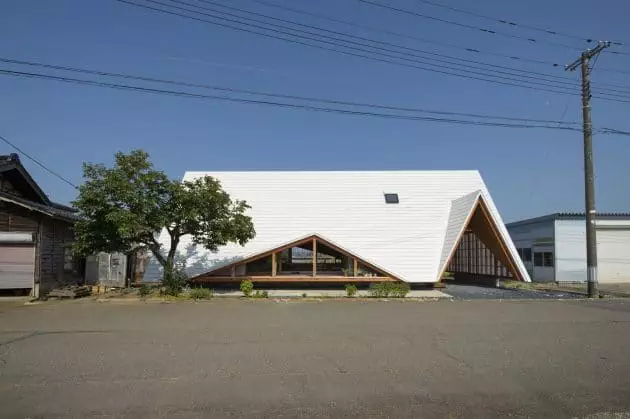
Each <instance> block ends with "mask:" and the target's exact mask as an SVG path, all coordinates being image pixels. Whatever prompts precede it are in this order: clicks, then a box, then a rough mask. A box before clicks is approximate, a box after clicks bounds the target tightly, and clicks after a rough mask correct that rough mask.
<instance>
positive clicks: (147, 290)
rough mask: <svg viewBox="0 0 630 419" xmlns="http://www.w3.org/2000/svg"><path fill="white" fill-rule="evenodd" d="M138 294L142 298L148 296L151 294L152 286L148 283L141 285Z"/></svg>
mask: <svg viewBox="0 0 630 419" xmlns="http://www.w3.org/2000/svg"><path fill="white" fill-rule="evenodd" d="M138 294H139V295H140V297H142V298H146V297H148V296H149V294H151V287H150V286H149V285H147V284H142V285H140V288H139V289H138Z"/></svg>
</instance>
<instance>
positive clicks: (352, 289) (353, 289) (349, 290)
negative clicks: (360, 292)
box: [346, 284, 357, 298]
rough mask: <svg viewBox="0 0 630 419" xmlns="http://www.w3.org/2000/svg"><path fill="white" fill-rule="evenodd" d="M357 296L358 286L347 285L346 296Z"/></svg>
mask: <svg viewBox="0 0 630 419" xmlns="http://www.w3.org/2000/svg"><path fill="white" fill-rule="evenodd" d="M356 294H357V286H356V285H354V284H346V296H347V297H349V298H352V297H354V296H355V295H356Z"/></svg>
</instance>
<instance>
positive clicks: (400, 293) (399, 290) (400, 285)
mask: <svg viewBox="0 0 630 419" xmlns="http://www.w3.org/2000/svg"><path fill="white" fill-rule="evenodd" d="M390 289H391V295H392V297H396V298H405V297H406V296H407V294H409V291H411V286H409V284H408V283H406V282H397V283H394V284H391V287H390Z"/></svg>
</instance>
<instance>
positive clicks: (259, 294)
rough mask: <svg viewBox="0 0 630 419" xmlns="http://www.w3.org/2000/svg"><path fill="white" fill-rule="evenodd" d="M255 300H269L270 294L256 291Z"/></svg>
mask: <svg viewBox="0 0 630 419" xmlns="http://www.w3.org/2000/svg"><path fill="white" fill-rule="evenodd" d="M254 298H269V293H268V292H267V291H261V290H256V293H255V294H254Z"/></svg>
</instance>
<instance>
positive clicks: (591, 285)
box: [565, 42, 610, 298]
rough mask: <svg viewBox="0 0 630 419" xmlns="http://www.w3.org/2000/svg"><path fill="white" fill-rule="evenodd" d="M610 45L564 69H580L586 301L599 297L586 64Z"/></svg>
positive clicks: (590, 51)
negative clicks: (587, 297) (584, 202)
mask: <svg viewBox="0 0 630 419" xmlns="http://www.w3.org/2000/svg"><path fill="white" fill-rule="evenodd" d="M609 46H610V42H599V43H598V45H597V46H596V47H595V48H593V49H587V50H586V51H584V52H583V53H582V55H581V56H580V58H578V59H577V60H575V61H574V62H572V63H571V64H569V65H567V66H566V67H565V70H567V71H574V70H575V69H576V68H578V67H581V68H582V131H583V133H584V192H585V201H586V211H585V215H586V284H587V287H588V296H589V298H597V297H599V290H598V286H597V239H596V235H595V234H596V233H595V176H594V174H593V125H592V123H591V81H590V79H589V76H590V68H589V62H590V61H591V58H593V57H596V56H597V55H599V54H600V53H601V52H602V51H603V50H604V49H605V48H608V47H609Z"/></svg>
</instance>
